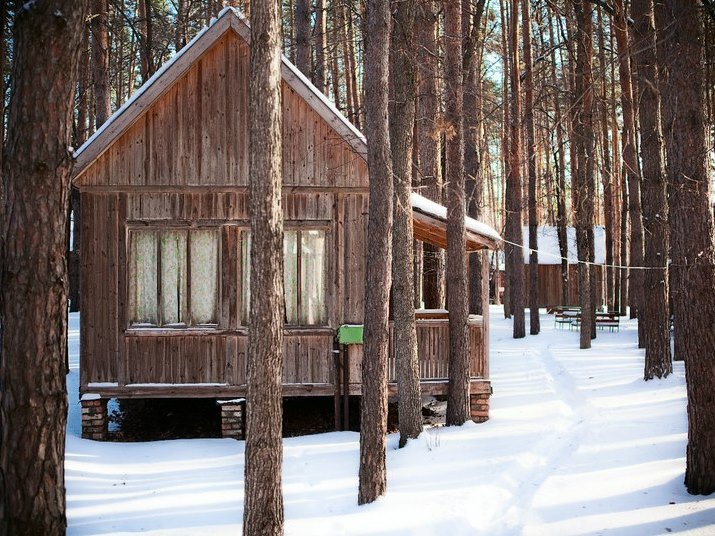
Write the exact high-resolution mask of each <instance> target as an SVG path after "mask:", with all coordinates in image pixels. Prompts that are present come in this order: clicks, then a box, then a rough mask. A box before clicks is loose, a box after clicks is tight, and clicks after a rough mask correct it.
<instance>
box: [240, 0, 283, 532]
mask: <svg viewBox="0 0 715 536" xmlns="http://www.w3.org/2000/svg"><path fill="white" fill-rule="evenodd" d="M251 15H252V19H251V75H250V76H251V78H250V88H249V90H250V94H249V95H250V96H249V101H250V106H249V117H248V125H249V127H248V128H249V163H248V165H249V170H250V176H251V177H253V178H254V180H251V181H249V193H250V199H251V304H250V307H251V314H250V320H249V326H248V374H247V381H246V383H247V389H246V400H247V404H246V456H245V458H246V466H245V482H246V484H245V488H246V491H245V498H244V513H243V534H245V535H256V536H258V535H278V534H283V495H282V491H281V465H282V462H283V442H282V427H283V426H282V419H283V405H282V387H283V386H282V384H281V370H282V367H283V319H284V311H285V304H284V297H283V213H282V210H281V205H280V199H281V186H282V177H283V152H282V146H283V141H282V140H283V138H282V123H283V120H282V117H283V113H282V107H281V82H280V81H281V74H280V72H281V42H282V37H281V9H280V4H278V3H277V2H274V1H272V0H254V2H253V5H252V10H251Z"/></svg>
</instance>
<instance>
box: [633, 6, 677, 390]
mask: <svg viewBox="0 0 715 536" xmlns="http://www.w3.org/2000/svg"><path fill="white" fill-rule="evenodd" d="M631 16H632V18H633V19H634V24H633V37H634V41H635V43H637V44H638V45H637V47H636V50H637V52H636V54H634V61H635V64H636V69H637V72H638V118H639V120H640V127H641V161H642V162H643V180H642V191H641V196H642V203H643V206H642V210H643V231H644V235H645V236H646V237H647V240H646V241H645V257H644V264H645V266H647V267H649V268H651V269H649V270H644V274H643V293H644V296H647V298H648V299H645V300H643V302H642V304H641V306H640V310H641V311H642V312H643V314H642V315H639V324H642V325H643V335H644V342H645V369H644V373H643V375H644V378H645V379H646V380H650V379H653V378H654V377H657V378H663V377H666V376H668V375H669V374H670V373H671V372H672V371H673V364H672V361H671V356H670V314H669V310H668V256H669V249H668V204H667V197H666V177H665V167H664V162H663V137H662V131H661V121H660V117H661V116H660V98H659V95H658V65H657V55H656V35H655V19H654V15H653V0H633V2H632V4H631Z"/></svg>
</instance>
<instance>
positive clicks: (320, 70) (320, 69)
mask: <svg viewBox="0 0 715 536" xmlns="http://www.w3.org/2000/svg"><path fill="white" fill-rule="evenodd" d="M325 33H326V31H325V0H316V1H315V32H314V43H315V46H314V49H315V67H314V69H313V84H315V87H317V88H318V89H319V90H320V91H321V92H322V93H325V91H326V85H325V70H326V67H325Z"/></svg>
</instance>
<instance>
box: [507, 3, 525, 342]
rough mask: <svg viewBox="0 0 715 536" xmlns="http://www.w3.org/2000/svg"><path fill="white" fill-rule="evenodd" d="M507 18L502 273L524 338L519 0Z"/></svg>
mask: <svg viewBox="0 0 715 536" xmlns="http://www.w3.org/2000/svg"><path fill="white" fill-rule="evenodd" d="M511 6H512V7H511V17H510V19H509V56H510V69H509V87H510V93H511V96H510V108H511V110H510V114H509V115H510V119H511V124H510V126H509V140H510V143H509V156H508V158H507V165H508V168H507V169H508V171H507V180H506V203H507V207H506V240H507V241H508V242H507V243H506V244H505V247H504V251H505V254H506V271H507V277H508V278H509V302H510V306H511V312H512V314H513V315H514V328H513V335H514V338H515V339H520V338H522V337H524V336H526V322H525V318H524V253H523V251H522V244H523V236H522V229H521V224H522V179H521V154H522V152H521V124H520V120H521V82H520V73H519V45H518V42H519V0H512V4H511Z"/></svg>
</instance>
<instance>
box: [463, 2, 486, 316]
mask: <svg viewBox="0 0 715 536" xmlns="http://www.w3.org/2000/svg"><path fill="white" fill-rule="evenodd" d="M472 3H473V2H472V0H462V14H463V15H462V37H463V43H464V50H463V56H464V60H463V62H462V65H463V71H464V73H463V74H464V92H463V93H464V173H465V176H466V181H465V182H466V196H467V215H468V216H470V217H472V218H475V219H479V218H481V215H482V207H483V205H484V202H483V193H484V182H483V177H482V172H481V169H480V167H481V158H480V153H481V149H482V143H481V129H482V117H481V100H482V99H481V95H480V93H481V89H480V82H481V65H482V53H481V50H482V47H483V44H484V37H483V36H482V35H481V24H482V22H481V21H482V14H483V13H484V6H485V0H478V1H477V3H476V5H474V6H472ZM470 13H471V14H472V16H471V23H470V17H469V16H468V15H469V14H470ZM484 268H486V267H485V266H483V265H482V254H481V253H472V254H470V255H469V270H468V274H469V277H468V287H469V312H470V313H473V314H477V315H481V314H482V313H483V311H482V303H483V294H484V290H483V289H484V283H485V281H484V278H485V277H486V276H485V272H484Z"/></svg>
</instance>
